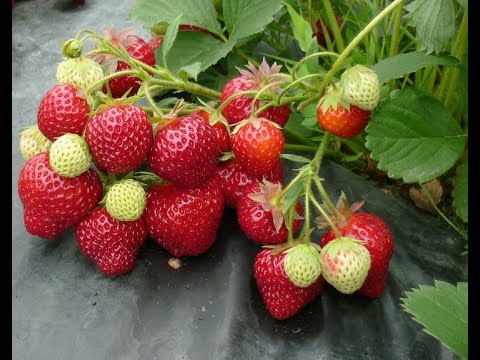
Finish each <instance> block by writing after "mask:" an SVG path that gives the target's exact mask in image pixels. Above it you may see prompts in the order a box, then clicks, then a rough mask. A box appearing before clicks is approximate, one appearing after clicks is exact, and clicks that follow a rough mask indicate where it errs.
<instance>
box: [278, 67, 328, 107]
mask: <svg viewBox="0 0 480 360" xmlns="http://www.w3.org/2000/svg"><path fill="white" fill-rule="evenodd" d="M324 75H325V74H308V75H305V76H302V77H301V78H299V79H296V80H295V81H292V82H291V83H290V84H288V85H287V86H286V87H285V88H284V89H283V90H282V92H281V93H280V94H279V95H278V96H277V98H276V100H275V104H280V100H281V99H282V96H283V95H284V94H285V93H286V92H287V91H288V89H290V88H291V87H293V86H295V85H297V84H298V83H301V82H302V81H304V80H306V79H311V78H314V77H323V76H324Z"/></svg>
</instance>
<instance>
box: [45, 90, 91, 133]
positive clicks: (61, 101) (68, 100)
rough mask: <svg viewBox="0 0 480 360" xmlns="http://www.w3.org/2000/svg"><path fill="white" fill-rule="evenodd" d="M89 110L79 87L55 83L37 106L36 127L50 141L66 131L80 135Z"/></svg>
mask: <svg viewBox="0 0 480 360" xmlns="http://www.w3.org/2000/svg"><path fill="white" fill-rule="evenodd" d="M89 111H90V108H89V106H88V104H87V100H86V99H85V95H84V93H83V91H81V90H80V88H79V87H77V86H75V85H71V84H62V85H55V86H54V87H53V88H51V89H50V90H48V92H47V93H46V94H45V95H44V96H43V98H42V100H41V102H40V105H39V107H38V113H37V120H38V128H39V129H40V131H41V132H42V134H43V135H45V137H46V138H47V139H48V140H50V141H54V140H55V139H56V138H58V137H59V136H62V135H63V134H66V133H71V134H77V135H82V133H83V130H84V128H85V125H86V123H87V121H88V113H89Z"/></svg>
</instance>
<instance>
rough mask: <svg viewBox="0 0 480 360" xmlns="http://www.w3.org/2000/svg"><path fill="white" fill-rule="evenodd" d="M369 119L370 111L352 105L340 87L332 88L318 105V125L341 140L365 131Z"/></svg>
mask: <svg viewBox="0 0 480 360" xmlns="http://www.w3.org/2000/svg"><path fill="white" fill-rule="evenodd" d="M369 119H370V111H368V110H363V109H361V108H359V107H357V106H355V105H350V104H349V103H348V102H347V101H346V100H345V98H344V97H343V95H342V92H341V91H340V89H339V88H338V85H335V86H330V87H329V88H328V89H327V91H326V92H325V95H324V96H323V97H322V98H321V99H320V101H319V103H318V107H317V120H318V123H319V124H320V126H321V127H322V128H323V129H324V130H326V131H328V132H330V133H332V134H333V135H336V136H338V137H340V138H344V139H350V138H353V137H355V136H357V135H358V134H360V133H361V132H362V131H363V130H364V129H365V127H366V126H367V123H368V120H369Z"/></svg>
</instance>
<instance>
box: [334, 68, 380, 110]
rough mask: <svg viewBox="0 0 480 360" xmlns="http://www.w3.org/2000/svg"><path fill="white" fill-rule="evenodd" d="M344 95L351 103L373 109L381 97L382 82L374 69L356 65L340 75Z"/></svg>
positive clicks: (365, 108)
mask: <svg viewBox="0 0 480 360" xmlns="http://www.w3.org/2000/svg"><path fill="white" fill-rule="evenodd" d="M340 85H341V89H342V91H343V96H344V98H345V100H347V101H348V102H349V103H350V104H352V105H355V106H357V107H359V108H360V109H363V110H369V111H371V110H373V109H375V107H376V106H377V104H378V101H379V99H380V83H379V81H378V76H377V74H376V73H375V71H373V70H372V69H370V68H368V67H366V66H363V65H355V66H353V67H351V68H349V69H347V70H345V71H344V73H343V74H342V76H341V77H340Z"/></svg>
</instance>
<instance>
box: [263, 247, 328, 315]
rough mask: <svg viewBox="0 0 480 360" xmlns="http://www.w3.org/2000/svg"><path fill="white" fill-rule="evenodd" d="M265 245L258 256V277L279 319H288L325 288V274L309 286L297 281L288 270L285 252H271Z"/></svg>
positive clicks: (267, 299) (269, 305)
mask: <svg viewBox="0 0 480 360" xmlns="http://www.w3.org/2000/svg"><path fill="white" fill-rule="evenodd" d="M271 252H272V249H264V250H262V251H261V252H260V253H258V254H257V256H256V257H255V262H254V278H255V281H256V282H257V286H258V290H259V291H260V295H261V296H262V299H263V302H264V303H265V306H266V308H267V310H268V312H269V313H270V315H272V316H273V317H274V318H275V319H279V320H284V319H287V318H289V317H292V316H293V315H295V314H297V313H298V312H299V311H300V310H301V309H302V308H303V307H304V306H305V305H306V304H308V303H309V302H311V301H313V300H314V299H315V298H316V297H317V296H318V295H319V294H320V292H321V291H322V289H323V285H324V283H325V281H324V280H323V277H322V276H319V277H318V279H317V280H316V281H315V282H314V283H313V284H312V285H309V286H308V287H303V288H302V287H298V286H296V285H294V284H293V283H292V282H291V280H290V279H289V278H288V277H287V275H286V274H285V269H284V266H283V262H284V259H285V255H286V254H285V253H280V254H278V255H272V254H271Z"/></svg>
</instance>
